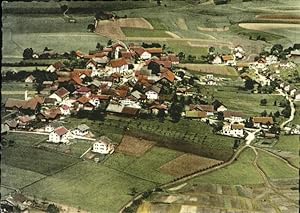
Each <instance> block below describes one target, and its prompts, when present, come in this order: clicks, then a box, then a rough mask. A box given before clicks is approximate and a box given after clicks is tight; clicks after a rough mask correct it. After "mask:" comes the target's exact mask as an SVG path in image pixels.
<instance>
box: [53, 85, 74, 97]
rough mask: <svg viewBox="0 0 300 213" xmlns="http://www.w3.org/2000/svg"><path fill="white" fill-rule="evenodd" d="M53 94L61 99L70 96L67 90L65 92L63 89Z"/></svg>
mask: <svg viewBox="0 0 300 213" xmlns="http://www.w3.org/2000/svg"><path fill="white" fill-rule="evenodd" d="M54 93H55V94H56V95H58V96H59V97H61V98H63V97H66V96H67V95H69V94H70V92H69V91H68V90H66V89H65V88H64V87H61V88H59V89H58V90H56V91H55V92H54Z"/></svg>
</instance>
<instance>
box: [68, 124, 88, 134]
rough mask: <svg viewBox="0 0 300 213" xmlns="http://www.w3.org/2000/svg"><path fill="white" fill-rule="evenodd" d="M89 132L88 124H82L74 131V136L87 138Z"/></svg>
mask: <svg viewBox="0 0 300 213" xmlns="http://www.w3.org/2000/svg"><path fill="white" fill-rule="evenodd" d="M89 130H90V127H89V126H87V125H86V124H80V125H79V126H78V127H76V128H75V129H74V130H73V131H72V134H73V135H77V136H85V135H87V134H89Z"/></svg>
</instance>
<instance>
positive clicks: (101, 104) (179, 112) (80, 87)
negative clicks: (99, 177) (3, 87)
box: [1, 41, 300, 154]
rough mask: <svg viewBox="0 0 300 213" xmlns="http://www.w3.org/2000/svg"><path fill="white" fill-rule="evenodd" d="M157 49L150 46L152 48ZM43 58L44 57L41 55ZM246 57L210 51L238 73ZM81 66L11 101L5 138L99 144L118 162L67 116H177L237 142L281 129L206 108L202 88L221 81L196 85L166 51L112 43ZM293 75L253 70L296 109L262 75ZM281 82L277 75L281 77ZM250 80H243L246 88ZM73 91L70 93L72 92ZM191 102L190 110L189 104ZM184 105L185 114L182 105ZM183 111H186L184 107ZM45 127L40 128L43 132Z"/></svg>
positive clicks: (58, 66) (215, 105)
mask: <svg viewBox="0 0 300 213" xmlns="http://www.w3.org/2000/svg"><path fill="white" fill-rule="evenodd" d="M150 46H151V45H150ZM299 52H300V51H299V49H296V50H293V51H292V52H291V53H290V55H289V56H288V57H290V58H293V57H294V58H295V59H298V58H299ZM35 57H36V58H38V57H39V55H38V54H35ZM245 57H246V51H245V50H244V49H243V48H242V47H241V46H237V47H235V48H234V49H232V54H229V55H221V54H215V53H214V51H213V50H210V52H209V55H208V58H210V63H212V64H218V65H220V64H222V65H223V66H233V67H235V68H236V69H237V70H238V71H242V70H243V69H244V68H245V65H244V64H241V63H239V60H241V59H243V58H245ZM74 58H75V59H77V60H84V61H85V64H84V65H83V67H81V68H73V69H71V68H69V67H68V66H67V65H66V64H64V63H62V62H60V61H58V62H56V63H54V64H52V65H50V66H49V67H48V68H47V70H46V72H48V73H51V75H53V76H55V77H54V80H51V81H43V82H39V88H38V94H37V95H33V96H31V97H30V96H29V95H28V93H27V91H24V99H23V100H21V99H12V98H8V99H7V101H6V103H5V106H4V107H5V110H6V111H8V112H13V113H16V116H15V118H13V119H8V120H5V121H4V122H3V123H2V128H1V129H2V133H3V134H5V133H6V132H8V131H24V132H26V131H31V132H37V134H39V133H42V134H48V135H49V138H48V142H49V143H64V144H68V143H70V141H72V139H74V138H77V139H78V138H79V139H87V140H94V141H95V142H94V145H93V147H92V152H95V153H100V154H111V153H113V151H114V149H115V147H114V145H113V144H112V143H111V140H110V139H109V138H107V137H104V136H103V137H101V138H94V137H93V134H92V132H90V128H89V126H87V125H86V124H79V125H78V127H76V128H75V129H67V128H66V127H64V126H63V125H62V123H60V122H57V121H63V120H64V118H66V117H67V116H71V115H73V114H80V113H81V114H82V115H83V117H84V115H85V113H89V112H93V113H94V114H93V116H98V115H99V116H100V114H101V113H108V114H115V115H117V116H126V117H130V118H132V119H134V118H136V117H138V116H139V115H140V114H152V115H157V116H158V117H160V120H161V122H163V119H164V117H165V116H168V115H170V116H171V117H172V118H173V119H174V120H175V121H176V120H179V119H180V118H181V117H183V118H185V119H196V120H199V122H206V123H207V124H208V125H215V124H216V123H218V122H221V124H222V125H221V127H218V128H217V130H216V132H215V133H216V134H223V135H225V136H229V137H234V138H245V137H246V135H247V133H246V129H247V128H257V129H260V130H261V131H262V132H263V135H264V136H265V137H277V136H278V134H279V130H278V127H275V125H274V124H275V122H274V117H272V116H268V115H264V116H262V115H259V114H258V115H257V116H255V117H252V118H249V117H245V116H244V115H243V113H242V112H238V111H234V110H231V109H230V108H227V107H226V106H225V105H224V104H222V100H214V101H213V102H212V104H210V105H209V104H207V103H205V101H201V100H202V99H203V100H204V99H205V98H206V97H205V96H204V95H203V94H201V92H199V90H198V88H199V87H197V86H196V87H195V85H209V86H212V87H213V86H214V85H219V84H220V85H221V83H222V80H224V79H222V78H220V77H216V76H214V75H213V74H207V75H206V76H203V77H202V78H195V77H194V76H193V75H191V74H190V73H189V72H188V71H186V70H185V69H181V68H177V65H178V64H179V57H178V55H176V54H174V53H166V52H164V50H163V48H162V47H150V48H144V47H142V46H141V45H139V44H129V45H128V46H127V45H126V44H124V43H123V42H119V41H118V42H116V43H112V42H111V43H110V44H109V45H107V46H106V47H100V48H99V49H98V50H97V51H94V52H90V53H89V54H84V53H82V52H80V51H76V52H74ZM274 64H275V65H276V66H280V67H292V66H294V63H293V62H291V61H290V60H289V61H288V60H284V61H280V60H279V59H278V57H276V56H274V55H269V56H267V57H264V56H261V57H260V58H259V59H257V61H255V62H253V63H250V64H248V65H246V66H247V68H249V67H250V68H252V69H253V70H254V71H255V75H256V77H257V80H256V83H258V84H260V85H261V86H266V85H271V84H272V82H276V85H277V87H276V89H277V90H280V91H281V92H282V93H284V94H285V95H286V97H287V98H291V99H293V100H295V101H299V100H300V91H299V90H296V88H294V87H292V86H290V85H289V84H286V83H284V82H280V80H279V79H278V78H276V73H274V74H273V75H269V76H267V77H265V76H264V75H262V74H261V73H263V72H265V71H266V70H268V67H269V66H271V65H274ZM277 74H278V73H277ZM247 75H248V74H247V73H243V74H241V76H243V77H244V79H246V80H247ZM24 81H25V82H26V83H36V81H37V79H35V77H34V76H33V75H29V76H27V77H26V78H25V79H24ZM70 85H71V86H70ZM186 99H188V100H199V101H190V104H186V103H187V102H186V101H184V100H186ZM180 102H183V103H184V105H183V106H182V105H181V106H182V107H181V108H180V106H178V103H180ZM179 105H180V104H179ZM37 123H39V125H36V124H37ZM287 131H289V133H290V134H300V127H299V126H295V127H294V128H293V129H291V128H289V129H288V130H287Z"/></svg>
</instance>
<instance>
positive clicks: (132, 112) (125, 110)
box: [121, 107, 139, 115]
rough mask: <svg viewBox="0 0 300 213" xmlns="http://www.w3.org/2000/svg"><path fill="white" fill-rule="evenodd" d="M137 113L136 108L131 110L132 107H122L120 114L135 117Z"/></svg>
mask: <svg viewBox="0 0 300 213" xmlns="http://www.w3.org/2000/svg"><path fill="white" fill-rule="evenodd" d="M138 112H139V109H137V108H132V107H124V108H123V109H122V112H121V113H122V114H127V115H137V114H138Z"/></svg>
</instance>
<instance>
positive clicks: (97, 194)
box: [24, 161, 155, 212]
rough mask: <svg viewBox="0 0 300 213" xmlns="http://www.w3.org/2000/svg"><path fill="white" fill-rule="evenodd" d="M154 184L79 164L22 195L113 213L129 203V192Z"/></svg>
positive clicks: (97, 167)
mask: <svg viewBox="0 0 300 213" xmlns="http://www.w3.org/2000/svg"><path fill="white" fill-rule="evenodd" d="M154 186H155V184H153V183H151V182H148V181H146V180H143V179H140V178H138V177H135V176H132V175H128V174H125V173H122V172H119V171H117V170H114V169H110V168H108V167H105V166H103V165H98V164H95V163H93V162H87V161H83V162H80V163H78V164H76V165H74V166H72V167H69V168H67V169H65V170H64V171H62V172H59V173H57V174H55V175H53V176H51V177H47V178H46V179H43V180H42V181H39V182H37V183H36V184H33V185H31V186H29V187H27V188H25V189H24V192H25V194H31V195H36V196H37V197H40V198H45V199H49V200H51V201H54V202H57V203H62V204H65V205H70V206H74V207H80V208H81V209H84V210H88V211H91V212H97V211H99V209H101V211H104V212H117V211H118V210H119V209H120V208H121V206H122V205H124V204H125V203H126V202H128V201H129V200H130V199H131V195H130V193H131V189H132V188H135V190H136V191H137V192H142V191H146V190H148V189H149V188H152V187H154Z"/></svg>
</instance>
